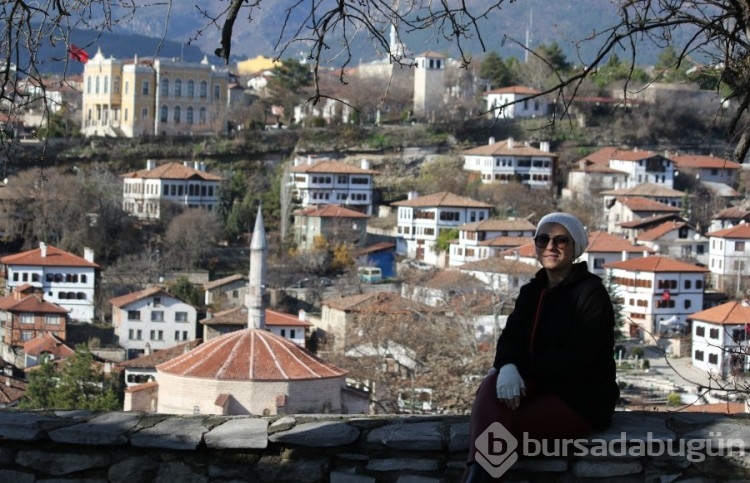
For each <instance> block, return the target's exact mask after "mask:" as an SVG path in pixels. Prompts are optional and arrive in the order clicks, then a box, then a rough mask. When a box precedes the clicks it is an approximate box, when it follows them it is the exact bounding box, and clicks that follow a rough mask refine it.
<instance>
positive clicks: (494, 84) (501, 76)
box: [479, 51, 518, 89]
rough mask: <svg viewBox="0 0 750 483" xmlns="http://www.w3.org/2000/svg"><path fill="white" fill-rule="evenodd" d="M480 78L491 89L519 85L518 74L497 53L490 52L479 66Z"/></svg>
mask: <svg viewBox="0 0 750 483" xmlns="http://www.w3.org/2000/svg"><path fill="white" fill-rule="evenodd" d="M513 60H515V59H513ZM513 63H515V62H513ZM479 78H480V79H482V80H483V81H484V82H485V84H486V85H487V87H488V88H490V89H497V88H500V87H508V86H512V85H514V84H517V83H518V80H517V78H516V72H515V71H514V70H512V69H511V68H510V67H509V66H508V64H506V62H505V61H504V60H503V59H502V57H500V55H498V53H497V52H495V51H492V52H489V53H488V54H487V55H486V56H485V57H484V59H483V60H482V62H481V63H480V64H479Z"/></svg>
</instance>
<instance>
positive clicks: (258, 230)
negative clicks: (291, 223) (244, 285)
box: [245, 205, 268, 329]
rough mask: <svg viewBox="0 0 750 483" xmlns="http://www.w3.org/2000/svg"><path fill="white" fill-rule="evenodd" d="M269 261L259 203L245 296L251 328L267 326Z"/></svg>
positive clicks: (249, 326)
mask: <svg viewBox="0 0 750 483" xmlns="http://www.w3.org/2000/svg"><path fill="white" fill-rule="evenodd" d="M267 263H268V241H267V240H266V228H265V226H264V225H263V212H262V211H261V206H260V205H258V214H257V216H256V217H255V228H254V229H253V238H252V240H251V241H250V273H249V274H248V279H249V286H248V291H247V296H246V297H245V306H246V307H247V326H248V328H250V329H265V328H266V308H265V306H264V303H263V301H264V298H265V294H266V265H267Z"/></svg>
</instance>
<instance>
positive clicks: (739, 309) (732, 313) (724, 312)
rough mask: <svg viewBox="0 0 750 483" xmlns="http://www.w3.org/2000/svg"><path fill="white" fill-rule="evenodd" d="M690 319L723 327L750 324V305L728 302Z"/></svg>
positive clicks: (695, 314) (702, 311)
mask: <svg viewBox="0 0 750 483" xmlns="http://www.w3.org/2000/svg"><path fill="white" fill-rule="evenodd" d="M688 318H689V319H692V320H700V321H703V322H710V323H712V324H722V325H740V324H741V325H744V324H750V305H748V304H747V302H736V301H732V302H727V303H725V304H721V305H717V306H716V307H711V308H710V309H706V310H701V311H700V312H696V313H694V314H692V315H690V316H689V317H688Z"/></svg>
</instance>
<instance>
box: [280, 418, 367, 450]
mask: <svg viewBox="0 0 750 483" xmlns="http://www.w3.org/2000/svg"><path fill="white" fill-rule="evenodd" d="M357 438H359V430H358V429H357V428H355V427H353V426H351V425H349V424H346V423H342V422H337V421H322V422H319V423H303V424H298V425H297V426H295V427H293V428H292V429H289V430H287V431H280V432H278V433H274V434H272V435H271V436H269V437H268V439H269V440H270V441H272V442H274V443H283V444H295V445H299V446H310V447H331V446H344V445H347V444H352V443H353V442H355V441H356V440H357Z"/></svg>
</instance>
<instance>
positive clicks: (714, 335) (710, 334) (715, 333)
mask: <svg viewBox="0 0 750 483" xmlns="http://www.w3.org/2000/svg"><path fill="white" fill-rule="evenodd" d="M708 337H709V338H711V339H718V338H719V329H709V330H708Z"/></svg>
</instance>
